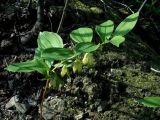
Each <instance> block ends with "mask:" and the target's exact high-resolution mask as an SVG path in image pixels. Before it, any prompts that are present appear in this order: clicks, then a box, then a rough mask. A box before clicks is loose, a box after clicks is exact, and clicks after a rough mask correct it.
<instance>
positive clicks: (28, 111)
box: [0, 2, 160, 120]
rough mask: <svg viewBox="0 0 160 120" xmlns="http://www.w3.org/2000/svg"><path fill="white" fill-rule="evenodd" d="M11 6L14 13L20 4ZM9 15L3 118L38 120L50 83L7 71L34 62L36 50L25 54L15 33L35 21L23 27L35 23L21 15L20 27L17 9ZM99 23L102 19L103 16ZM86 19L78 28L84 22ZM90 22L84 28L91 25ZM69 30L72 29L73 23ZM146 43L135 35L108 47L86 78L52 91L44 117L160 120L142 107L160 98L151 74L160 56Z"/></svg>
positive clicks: (3, 29)
mask: <svg viewBox="0 0 160 120" xmlns="http://www.w3.org/2000/svg"><path fill="white" fill-rule="evenodd" d="M10 5H13V8H14V5H15V3H14V2H13V3H10ZM9 8H10V10H8V9H9ZM92 9H93V8H92ZM92 9H91V10H92ZM94 9H95V7H94ZM4 10H5V11H4ZM4 10H1V13H0V16H1V17H0V119H1V120H38V119H40V109H39V106H40V101H41V98H42V97H41V93H42V91H43V87H44V85H45V81H41V80H40V79H41V78H42V76H41V75H39V74H38V73H29V74H25V73H11V72H7V71H5V70H4V68H5V67H6V66H7V65H8V64H10V63H15V62H19V61H25V60H28V59H31V58H32V57H33V54H34V51H32V50H31V49H30V48H31V47H33V46H30V45H29V47H27V49H24V48H23V46H22V45H21V44H19V42H20V41H19V34H18V33H17V31H16V30H17V28H18V31H19V32H20V33H23V32H24V33H25V32H26V31H27V30H29V29H30V28H32V24H33V23H34V22H35V20H34V19H33V20H30V22H24V20H25V21H27V20H28V19H30V18H28V17H27V18H25V17H24V16H21V18H20V19H19V20H20V21H21V22H20V23H19V24H17V23H14V22H16V21H17V20H15V19H13V18H15V17H13V16H15V13H14V12H13V10H14V9H11V7H7V8H4ZM80 10H81V9H80ZM96 10H97V9H96ZM98 10H99V12H100V9H98ZM6 11H8V12H9V13H8V12H6ZM81 11H83V10H81ZM86 11H87V10H86ZM82 13H83V12H82ZM102 15H103V14H102ZM55 16H56V15H55ZM92 16H93V13H92ZM79 17H80V16H79ZM89 17H90V16H85V19H87V20H88V21H89V19H88V18H89ZM98 18H99V19H102V18H101V15H99V16H98ZM83 19H84V18H82V19H81V20H79V21H78V23H76V24H79V23H81V22H82V21H84V20H83ZM22 21H23V22H22ZM88 21H86V23H84V22H83V23H84V24H85V25H86V24H88V23H87V22H88ZM97 21H98V20H97ZM97 21H94V22H95V23H96V22H97ZM55 22H56V21H55ZM72 22H75V21H74V20H73V21H72ZM92 22H93V21H92ZM94 22H93V23H94ZM64 23H65V22H64ZM17 25H19V26H17ZM47 25H48V24H47ZM65 25H66V26H67V27H66V28H69V27H68V26H69V23H65ZM81 25H83V24H81ZM48 26H49V25H48ZM73 28H74V27H73ZM73 28H71V29H69V30H68V29H66V30H67V31H66V32H65V31H64V32H63V31H62V36H64V37H65V36H66V33H67V32H69V31H71V30H72V29H73ZM45 29H47V27H46V28H45ZM135 32H137V31H135ZM151 36H154V35H153V34H152V35H151ZM154 37H155V36H154ZM35 39H36V37H35ZM143 41H144V40H143V36H141V35H140V34H137V33H136V34H135V33H133V32H132V33H130V34H129V35H128V36H127V37H126V41H125V43H123V44H122V45H121V46H120V47H119V48H116V47H114V46H112V45H106V46H104V47H103V48H101V49H99V50H98V51H97V52H95V53H94V57H95V58H96V64H95V67H93V68H87V67H84V68H83V72H82V74H79V75H78V74H76V75H75V74H72V75H71V77H70V78H68V77H66V78H64V81H66V84H65V86H63V87H61V88H60V89H58V90H55V89H53V88H51V87H50V88H48V89H47V93H46V97H45V100H44V103H43V113H42V115H43V118H44V119H45V120H159V118H160V109H159V108H147V107H144V106H142V105H140V104H139V103H138V102H137V100H138V99H140V98H143V97H145V96H160V86H159V84H160V73H157V72H155V71H153V70H152V68H154V69H156V70H157V69H158V67H159V56H158V55H156V54H155V53H154V52H153V51H152V50H151V48H150V47H148V46H147V44H146V43H144V42H143ZM34 46H36V45H34ZM25 47H26V46H25Z"/></svg>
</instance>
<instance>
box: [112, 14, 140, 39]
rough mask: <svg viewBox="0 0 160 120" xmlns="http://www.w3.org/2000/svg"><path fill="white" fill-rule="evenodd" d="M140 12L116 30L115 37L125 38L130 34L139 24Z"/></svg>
mask: <svg viewBox="0 0 160 120" xmlns="http://www.w3.org/2000/svg"><path fill="white" fill-rule="evenodd" d="M138 16H139V12H136V13H134V14H131V15H130V16H128V17H126V18H125V19H124V20H123V21H122V22H121V23H120V24H119V25H118V26H117V28H116V30H115V32H114V36H124V35H126V34H127V33H128V32H130V31H131V30H132V29H133V28H134V26H135V25H136V23H137V20H138Z"/></svg>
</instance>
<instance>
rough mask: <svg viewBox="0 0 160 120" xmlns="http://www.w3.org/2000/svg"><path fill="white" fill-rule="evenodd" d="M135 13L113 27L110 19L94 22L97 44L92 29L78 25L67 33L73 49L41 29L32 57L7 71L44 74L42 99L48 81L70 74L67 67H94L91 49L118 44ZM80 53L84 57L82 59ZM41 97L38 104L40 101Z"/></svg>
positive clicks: (131, 25)
mask: <svg viewBox="0 0 160 120" xmlns="http://www.w3.org/2000/svg"><path fill="white" fill-rule="evenodd" d="M138 16H139V12H136V13H134V14H132V15H130V16H128V17H127V18H126V19H124V20H123V21H122V22H121V23H120V24H119V25H118V26H117V28H116V29H115V30H114V23H113V22H112V21H111V20H108V21H106V22H104V23H102V24H100V25H97V26H96V27H95V31H96V32H97V34H98V35H99V37H100V38H101V41H100V42H99V44H95V43H94V42H93V41H92V39H93V30H92V29H91V28H88V27H82V28H78V29H76V30H73V31H72V32H71V33H70V38H71V39H72V40H73V42H74V46H72V48H64V44H63V40H62V38H61V37H60V36H59V35H58V34H57V33H53V32H46V31H45V32H40V33H39V36H38V39H37V43H38V48H36V50H35V55H34V58H33V59H32V60H29V61H26V62H21V63H15V64H10V65H9V66H7V68H6V70H8V71H11V72H33V71H37V72H39V73H41V74H43V76H44V79H43V80H47V82H46V86H45V90H44V93H43V98H44V96H45V91H46V88H47V87H48V84H49V83H51V85H52V86H53V87H54V88H58V87H59V86H60V85H63V84H64V81H63V80H61V77H64V76H65V75H68V76H69V74H70V73H71V72H70V71H69V68H72V70H73V73H81V72H82V66H83V65H87V66H89V67H93V66H94V64H95V59H94V57H93V55H92V52H93V51H96V50H97V49H98V48H99V47H100V46H101V45H104V44H106V43H111V44H113V45H115V46H117V47H119V45H120V44H121V43H123V42H124V40H125V37H124V36H125V35H126V34H127V33H128V32H130V31H131V30H132V29H133V28H134V26H135V24H136V22H137V20H138ZM82 56H84V57H83V58H82ZM56 69H61V73H57V72H56ZM60 75H61V77H60ZM43 98H42V102H41V103H43ZM41 106H42V105H41ZM41 109H42V108H41Z"/></svg>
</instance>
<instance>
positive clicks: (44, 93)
mask: <svg viewBox="0 0 160 120" xmlns="http://www.w3.org/2000/svg"><path fill="white" fill-rule="evenodd" d="M49 81H50V80H49V79H48V80H47V81H46V85H45V88H44V92H43V95H42V101H41V105H40V114H41V116H40V120H42V110H43V101H44V97H45V95H46V91H47V88H48V85H49Z"/></svg>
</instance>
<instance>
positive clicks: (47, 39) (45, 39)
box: [37, 31, 63, 49]
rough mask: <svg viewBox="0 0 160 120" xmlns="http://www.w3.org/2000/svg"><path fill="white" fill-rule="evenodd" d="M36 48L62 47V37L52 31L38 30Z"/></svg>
mask: <svg viewBox="0 0 160 120" xmlns="http://www.w3.org/2000/svg"><path fill="white" fill-rule="evenodd" d="M37 42H38V48H40V49H46V48H52V47H59V48H63V41H62V38H61V37H60V36H59V35H58V34H57V33H53V32H47V31H45V32H40V33H39V36H38V41H37Z"/></svg>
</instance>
